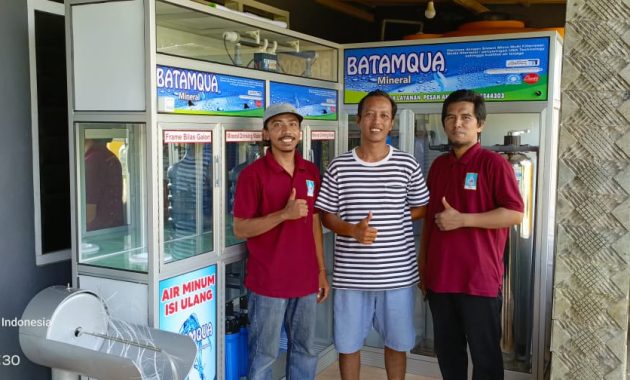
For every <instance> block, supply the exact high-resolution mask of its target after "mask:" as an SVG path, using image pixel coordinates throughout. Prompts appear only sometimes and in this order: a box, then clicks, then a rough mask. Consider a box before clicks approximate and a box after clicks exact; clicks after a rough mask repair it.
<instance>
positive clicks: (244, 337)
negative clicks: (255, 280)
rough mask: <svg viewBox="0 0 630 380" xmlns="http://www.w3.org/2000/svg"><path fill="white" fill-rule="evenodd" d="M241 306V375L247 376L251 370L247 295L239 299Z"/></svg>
mask: <svg viewBox="0 0 630 380" xmlns="http://www.w3.org/2000/svg"><path fill="white" fill-rule="evenodd" d="M239 308H240V309H241V313H240V316H239V322H240V323H239V324H240V331H239V339H240V341H239V358H238V360H239V362H238V364H239V375H240V376H241V377H243V376H245V377H246V376H247V374H248V372H249V348H248V344H247V341H248V338H249V330H248V328H249V327H248V326H249V317H248V313H247V296H243V297H241V298H240V299H239Z"/></svg>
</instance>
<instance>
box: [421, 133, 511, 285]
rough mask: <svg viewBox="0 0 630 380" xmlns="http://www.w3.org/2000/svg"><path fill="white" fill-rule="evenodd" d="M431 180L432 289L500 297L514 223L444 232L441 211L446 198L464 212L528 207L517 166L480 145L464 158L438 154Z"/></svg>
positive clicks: (429, 255)
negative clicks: (437, 219) (438, 220)
mask: <svg viewBox="0 0 630 380" xmlns="http://www.w3.org/2000/svg"><path fill="white" fill-rule="evenodd" d="M427 185H428V187H429V193H430V199H429V206H428V209H427V216H426V219H425V220H426V222H427V223H429V226H428V227H429V228H430V230H429V242H428V244H429V245H428V250H427V268H426V271H425V272H426V273H425V276H426V279H425V280H426V284H427V288H428V289H430V290H432V291H434V292H436V293H464V294H469V295H475V296H486V297H496V296H497V295H498V294H499V291H500V289H501V284H502V280H503V251H504V248H505V242H506V239H507V234H508V228H499V229H484V228H458V229H455V230H451V231H440V229H439V228H438V227H437V225H436V224H435V214H436V213H440V212H442V211H444V206H443V205H442V197H446V200H447V201H448V203H449V204H450V205H451V206H452V207H454V208H455V209H457V210H459V211H460V212H463V213H482V212H487V211H491V210H493V209H495V208H498V207H503V208H506V209H509V210H515V211H519V212H523V200H522V198H521V194H520V192H519V189H518V185H517V182H516V177H515V175H514V171H513V169H512V167H511V166H510V164H509V163H508V161H507V160H506V159H505V158H504V157H501V156H500V155H499V154H497V153H495V152H491V151H489V150H486V149H482V148H481V147H480V146H479V144H475V145H474V146H472V147H471V148H470V149H468V151H466V153H464V155H463V156H462V157H460V158H459V160H458V159H457V158H456V157H455V155H454V154H453V152H452V151H451V152H449V153H447V154H444V155H442V156H440V157H438V158H437V159H436V160H435V161H434V162H433V164H432V165H431V169H430V170H429V176H428V180H427Z"/></svg>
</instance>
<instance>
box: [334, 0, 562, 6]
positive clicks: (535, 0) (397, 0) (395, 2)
mask: <svg viewBox="0 0 630 380" xmlns="http://www.w3.org/2000/svg"><path fill="white" fill-rule="evenodd" d="M427 1H428V0H351V1H341V2H343V3H356V4H362V5H364V6H366V7H370V8H375V7H395V6H404V5H418V6H426V4H427ZM434 1H435V5H436V6H437V5H440V4H445V3H449V2H451V0H434ZM477 2H478V3H479V4H481V5H537V4H538V5H545V4H566V3H567V0H477Z"/></svg>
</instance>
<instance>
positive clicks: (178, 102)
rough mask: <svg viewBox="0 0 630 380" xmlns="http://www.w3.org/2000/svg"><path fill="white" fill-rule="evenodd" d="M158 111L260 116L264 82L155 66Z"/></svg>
mask: <svg viewBox="0 0 630 380" xmlns="http://www.w3.org/2000/svg"><path fill="white" fill-rule="evenodd" d="M156 82H157V97H158V99H157V100H158V112H165V113H178V114H192V115H213V116H247V117H262V116H263V112H264V110H265V82H264V81H262V80H257V79H250V78H243V77H235V76H231V75H223V74H214V73H209V72H205V71H197V70H188V69H181V68H176V67H169V66H160V65H158V66H157V69H156Z"/></svg>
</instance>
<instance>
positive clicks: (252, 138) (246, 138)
mask: <svg viewBox="0 0 630 380" xmlns="http://www.w3.org/2000/svg"><path fill="white" fill-rule="evenodd" d="M258 141H262V131H225V142H258Z"/></svg>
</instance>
